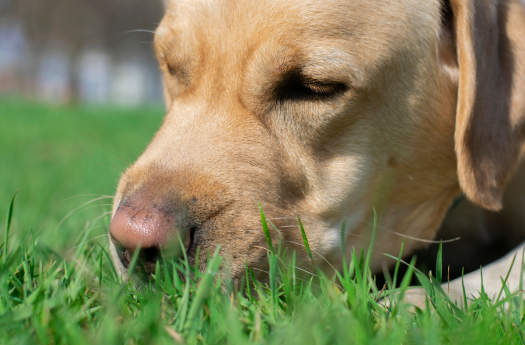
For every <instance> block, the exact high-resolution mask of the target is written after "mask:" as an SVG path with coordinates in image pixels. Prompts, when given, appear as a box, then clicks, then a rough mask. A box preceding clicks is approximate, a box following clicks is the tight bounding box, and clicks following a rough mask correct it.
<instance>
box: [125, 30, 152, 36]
mask: <svg viewBox="0 0 525 345" xmlns="http://www.w3.org/2000/svg"><path fill="white" fill-rule="evenodd" d="M134 32H147V33H150V34H155V31H151V30H143V29H136V30H129V31H124V32H122V33H120V34H118V35H117V36H122V35H125V34H130V33H134Z"/></svg>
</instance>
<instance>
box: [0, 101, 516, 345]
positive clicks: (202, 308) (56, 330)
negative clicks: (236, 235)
mask: <svg viewBox="0 0 525 345" xmlns="http://www.w3.org/2000/svg"><path fill="white" fill-rule="evenodd" d="M162 113H163V111H162V109H160V108H159V109H154V108H148V109H140V110H136V109H133V110H122V109H120V110H119V109H111V108H85V107H78V106H68V107H54V106H48V105H41V104H32V103H27V102H22V101H20V100H10V99H0V119H1V121H2V122H1V123H2V126H1V127H0V157H1V163H2V164H0V178H1V181H2V184H1V185H0V210H1V213H0V224H2V225H4V224H5V227H4V226H2V228H0V229H6V234H8V236H7V238H8V241H7V244H6V241H5V236H4V235H3V234H1V235H0V249H1V252H0V344H25V343H27V344H75V345H80V344H94V343H96V344H173V343H185V344H195V343H198V344H226V343H228V344H254V343H258V344H443V343H444V344H523V343H524V342H523V339H524V338H523V337H524V334H523V331H524V326H523V321H524V315H525V307H524V303H523V298H522V296H521V295H518V294H514V295H511V294H510V293H509V292H508V291H506V289H504V288H503V289H502V293H501V296H500V298H499V299H497V300H494V301H492V300H490V299H489V298H488V297H487V296H485V295H483V294H482V297H481V298H479V299H475V300H474V299H469V300H468V301H466V302H465V301H457V303H456V301H450V300H448V298H447V296H446V293H445V292H444V291H442V290H440V288H439V283H438V281H439V280H441V277H440V273H439V272H441V267H440V266H439V263H440V262H441V259H440V258H441V252H439V253H438V260H437V262H438V267H436V269H435V271H434V272H436V274H435V275H436V277H435V278H431V279H429V278H428V276H425V275H424V274H423V273H422V272H418V271H414V272H412V270H410V269H409V271H408V273H407V274H408V275H407V276H405V277H401V276H397V275H396V274H394V276H393V277H392V279H387V280H388V288H387V289H386V290H384V291H380V290H381V287H380V288H379V289H378V288H377V287H376V286H375V285H374V283H373V278H372V275H371V273H370V271H369V270H368V256H367V253H368V248H365V250H363V251H361V249H358V250H357V252H355V253H353V259H352V260H351V261H350V262H349V263H348V264H347V265H346V269H345V270H344V271H343V272H341V273H340V275H339V277H337V278H335V277H324V276H322V274H319V275H318V276H316V277H314V278H312V279H311V280H310V281H303V280H300V279H298V278H296V276H295V271H294V269H293V262H292V263H291V265H290V263H285V262H283V261H282V260H281V258H283V257H285V256H286V257H290V256H289V255H284V254H283V250H284V249H283V248H280V247H278V246H275V247H274V250H273V251H272V253H269V254H268V260H269V264H270V271H269V274H270V283H269V285H263V284H261V283H259V282H257V281H255V280H254V279H253V275H252V274H251V272H250V270H249V269H247V273H246V279H245V280H244V281H243V282H242V283H241V284H237V285H234V284H232V283H231V282H228V281H225V280H223V279H221V277H220V274H218V273H217V269H218V267H219V265H220V262H221V257H220V256H219V255H218V254H217V253H215V254H214V253H201V255H200V260H209V261H208V268H209V269H208V271H207V272H206V273H205V274H201V273H199V272H196V271H195V270H194V268H193V267H190V266H189V265H188V264H187V262H186V261H185V260H182V261H180V262H163V263H162V264H159V265H157V271H156V274H155V276H154V279H152V281H151V282H150V284H146V285H145V284H132V283H130V282H123V281H121V280H120V278H119V277H118V276H117V275H116V273H115V271H114V270H113V268H112V266H111V264H110V262H109V260H108V254H107V239H106V238H105V237H103V235H104V234H105V233H106V232H107V225H108V223H109V216H108V215H107V212H108V211H109V209H110V206H109V205H108V204H110V203H111V199H110V198H102V197H103V196H111V195H112V194H113V193H114V189H115V185H116V182H117V180H118V177H119V175H120V173H121V170H124V169H125V167H126V165H127V164H128V162H133V160H134V159H136V157H137V156H138V155H139V154H140V152H141V151H142V150H143V149H144V147H145V145H146V144H147V142H148V141H149V140H150V139H151V137H152V135H153V133H154V132H155V130H156V129H157V128H158V127H159V126H160V123H161V121H162ZM16 190H18V193H17V195H16V198H15V200H14V203H11V201H12V197H13V195H14V193H15V191H16ZM97 198H102V199H99V200H94V199H97ZM91 200H94V201H93V202H91V203H88V202H90V201H91ZM10 205H11V206H12V208H10ZM9 210H12V211H13V212H12V213H11V212H10V211H9ZM11 214H12V216H11ZM66 216H67V217H66ZM64 218H65V219H64ZM261 224H262V226H261V231H264V228H265V225H267V224H266V223H265V221H264V220H263V219H261ZM269 226H271V224H270V225H269ZM305 244H306V243H305ZM371 245H373V243H371ZM6 248H7V249H6ZM400 250H401V249H400ZM517 261H520V262H519V263H517V264H520V263H521V258H519V259H518V260H517ZM133 265H134V263H133V262H132V265H131V266H133ZM398 265H403V264H402V263H400V262H398ZM176 272H180V273H182V275H179V274H178V273H176ZM191 272H193V273H194V274H193V277H192V278H187V277H189V276H191V275H190V273H191ZM410 274H415V275H417V277H418V279H419V280H420V282H421V284H422V285H423V286H424V287H425V289H426V290H427V291H428V293H429V299H428V300H429V302H428V308H426V309H425V310H415V311H414V309H411V308H410V306H408V305H405V304H403V303H402V302H401V301H400V300H399V299H398V298H397V297H399V296H400V295H399V294H402V293H403V290H404V289H405V288H406V287H407V285H408V282H409V281H410ZM181 276H182V278H181ZM184 277H186V278H184ZM394 287H396V288H397V289H394ZM480 289H481V287H480ZM394 291H395V292H398V293H399V294H398V295H395V296H397V297H395V298H394V303H393V304H392V306H390V307H386V306H385V305H384V304H383V303H382V300H381V298H382V297H384V296H388V295H390V296H394ZM465 304H467V307H465Z"/></svg>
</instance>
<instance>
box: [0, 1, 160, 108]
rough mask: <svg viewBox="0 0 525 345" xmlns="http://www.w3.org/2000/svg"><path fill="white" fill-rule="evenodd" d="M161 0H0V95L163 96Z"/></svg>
mask: <svg viewBox="0 0 525 345" xmlns="http://www.w3.org/2000/svg"><path fill="white" fill-rule="evenodd" d="M161 17H162V6H161V1H160V0H148V1H146V0H0V94H3V95H6V94H14V95H20V96H23V97H27V98H29V99H35V100H42V101H46V102H52V103H56V104H65V103H69V102H77V101H78V102H82V103H87V104H97V105H98V104H108V103H112V104H116V105H120V106H125V107H134V106H139V105H142V104H151V103H153V104H155V103H160V102H162V90H161V84H160V75H159V72H158V67H157V62H156V61H155V59H154V55H153V53H152V40H153V34H152V31H153V30H155V28H156V26H157V24H158V23H159V21H160V19H161Z"/></svg>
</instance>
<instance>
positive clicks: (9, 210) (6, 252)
mask: <svg viewBox="0 0 525 345" xmlns="http://www.w3.org/2000/svg"><path fill="white" fill-rule="evenodd" d="M16 193H18V189H17V190H16V191H15V194H14V195H13V198H12V199H11V203H10V204H9V209H8V211H7V222H6V226H5V241H4V243H5V245H4V264H6V263H7V255H8V250H9V246H8V244H9V230H10V229H11V220H12V219H13V206H14V204H15V198H16Z"/></svg>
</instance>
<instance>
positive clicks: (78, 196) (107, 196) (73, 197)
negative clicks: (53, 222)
mask: <svg viewBox="0 0 525 345" xmlns="http://www.w3.org/2000/svg"><path fill="white" fill-rule="evenodd" d="M83 196H103V197H105V198H111V199H114V197H113V196H111V195H104V194H81V195H77V196H72V197H71V198H67V199H64V200H62V201H61V202H60V203H63V202H64V201H68V200H71V199H75V198H80V197H83Z"/></svg>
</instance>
